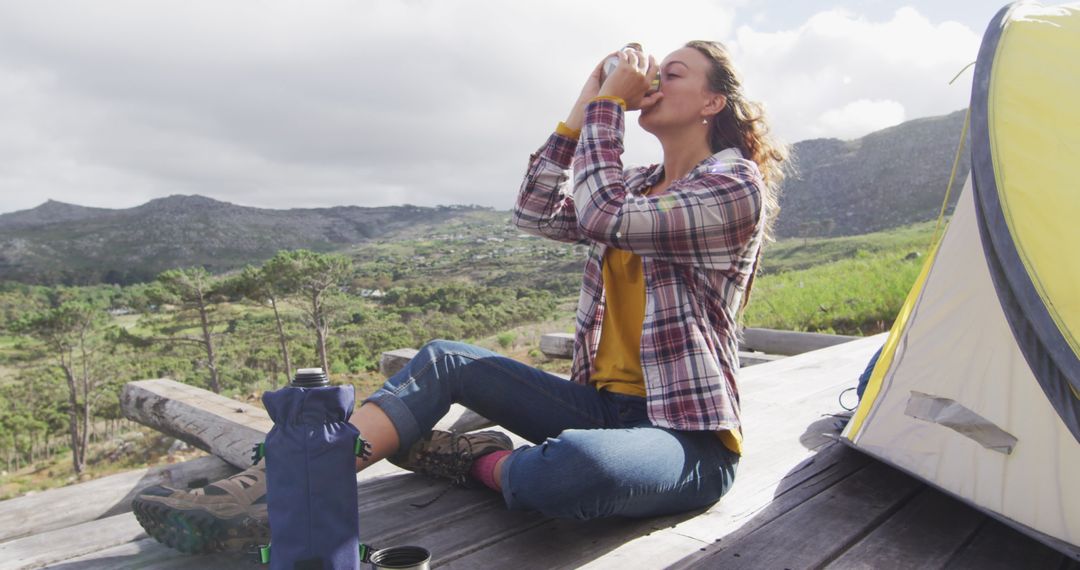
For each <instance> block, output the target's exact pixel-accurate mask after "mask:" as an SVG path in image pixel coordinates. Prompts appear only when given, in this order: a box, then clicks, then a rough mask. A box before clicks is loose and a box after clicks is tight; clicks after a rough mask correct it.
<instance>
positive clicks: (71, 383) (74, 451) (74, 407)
mask: <svg viewBox="0 0 1080 570" xmlns="http://www.w3.org/2000/svg"><path fill="white" fill-rule="evenodd" d="M60 367H61V368H63V370H64V377H65V378H66V379H67V385H68V406H69V409H68V435H70V436H71V463H72V467H73V468H74V469H75V474H76V475H79V474H82V470H83V465H82V463H81V462H80V461H79V443H80V438H79V402H78V394H77V388H76V387H75V374H74V373H73V371H72V370H71V367H70V366H69V365H68V364H67V363H65V362H63V361H61V363H60Z"/></svg>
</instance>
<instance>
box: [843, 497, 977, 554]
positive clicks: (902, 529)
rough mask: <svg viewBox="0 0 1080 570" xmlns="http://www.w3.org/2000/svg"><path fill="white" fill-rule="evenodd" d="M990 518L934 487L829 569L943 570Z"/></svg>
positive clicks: (860, 542)
mask: <svg viewBox="0 0 1080 570" xmlns="http://www.w3.org/2000/svg"><path fill="white" fill-rule="evenodd" d="M985 521H986V515H984V514H982V513H980V512H979V511H977V510H975V509H973V508H971V507H969V506H967V505H965V504H963V503H961V502H959V501H957V500H956V499H953V498H952V497H949V496H948V495H945V494H944V493H942V492H940V491H938V490H936V489H933V488H931V487H926V488H924V489H923V490H922V491H921V492H920V493H919V495H918V496H916V497H915V498H914V499H913V500H912V501H911V503H909V504H908V505H906V506H905V507H904V508H903V509H901V510H900V511H899V512H897V513H896V514H895V515H893V516H892V517H890V518H889V520H887V521H885V523H884V524H882V525H881V526H879V527H878V528H876V529H874V531H873V532H871V533H870V534H869V535H867V536H866V537H865V538H863V539H862V540H860V541H859V542H858V543H856V544H855V545H854V546H852V547H851V548H850V549H849V550H848V551H847V552H844V553H843V554H842V555H841V556H840V557H839V558H837V559H836V560H834V561H833V562H832V563H831V564H829V565H828V566H827V568H835V569H841V568H843V569H849V568H866V569H872V568H944V567H945V564H946V563H947V562H948V561H949V560H950V559H951V558H952V557H953V556H954V555H956V553H957V552H958V551H959V550H961V549H962V548H963V547H965V546H966V545H967V541H968V540H969V539H970V538H971V537H972V536H974V534H975V532H976V531H977V530H978V529H979V527H980V526H981V525H982V524H983V523H984V522H985Z"/></svg>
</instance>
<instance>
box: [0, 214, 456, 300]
mask: <svg viewBox="0 0 1080 570" xmlns="http://www.w3.org/2000/svg"><path fill="white" fill-rule="evenodd" d="M473 209H474V208H472V207H457V206H454V207H438V208H420V207H415V206H394V207H385V208H361V207H356V206H339V207H334V208H311V209H291V210H270V209H262V208H250V207H246V206H237V205H235V204H230V203H227V202H220V201H217V200H213V199H210V198H206V197H203V196H169V197H168V198H160V199H157V200H152V201H150V202H147V203H146V204H143V205H141V206H137V207H135V208H128V209H122V210H111V209H105V208H84V207H82V206H76V205H74V204H65V203H61V202H55V201H49V202H46V203H44V204H42V205H41V206H38V207H37V208H34V209H31V210H24V211H20V212H12V213H8V214H3V215H0V280H4V279H15V280H20V281H28V282H36V283H65V284H84V283H96V282H109V283H132V282H136V281H144V280H148V279H152V278H153V277H154V276H155V275H156V274H157V273H159V272H161V271H163V270H166V269H171V268H174V267H180V266H190V265H202V266H205V267H206V268H208V269H210V270H211V271H224V270H227V269H232V268H235V267H239V266H241V265H243V264H245V263H255V262H258V261H261V260H263V259H266V258H269V257H271V256H272V255H273V254H274V253H275V252H277V251H278V250H280V249H296V248H307V249H313V250H317V251H330V250H336V249H341V248H344V247H347V246H349V245H352V244H357V243H363V242H366V241H368V240H371V239H374V238H393V237H395V236H397V235H400V234H401V233H402V232H407V231H409V230H411V229H414V228H416V227H430V226H433V225H438V224H440V223H442V222H445V221H447V220H450V219H453V218H456V217H459V216H460V215H462V213H465V212H469V211H472V210H473Z"/></svg>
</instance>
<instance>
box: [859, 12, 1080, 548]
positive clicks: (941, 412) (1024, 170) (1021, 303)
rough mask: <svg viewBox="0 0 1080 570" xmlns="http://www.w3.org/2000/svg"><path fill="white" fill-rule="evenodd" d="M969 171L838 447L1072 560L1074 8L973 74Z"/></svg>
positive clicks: (1077, 536) (1078, 209)
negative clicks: (883, 465)
mask: <svg viewBox="0 0 1080 570" xmlns="http://www.w3.org/2000/svg"><path fill="white" fill-rule="evenodd" d="M969 111H970V120H971V155H972V161H971V164H972V166H971V173H970V176H969V177H968V180H967V182H966V184H965V185H964V188H963V191H962V193H961V195H960V197H959V201H958V203H957V205H956V209H955V211H954V213H953V216H952V219H951V220H950V222H949V225H948V227H947V229H946V230H945V232H944V234H943V235H942V237H941V239H940V240H939V241H938V242H937V243H936V244H935V246H934V248H933V249H932V251H931V254H930V255H928V256H927V260H926V263H925V265H924V267H923V269H922V272H921V274H920V275H919V277H918V279H917V281H916V283H915V285H914V287H913V288H912V290H911V292H910V294H909V295H908V298H907V300H906V301H905V303H904V305H903V308H902V309H901V311H900V314H899V315H898V317H897V319H896V322H895V324H894V325H893V328H892V331H891V333H890V335H889V338H888V341H887V342H886V344H885V347H884V349H883V351H882V353H881V357H880V359H879V360H878V363H877V365H876V366H875V367H874V370H873V373H872V375H871V377H870V380H869V383H868V385H867V389H866V393H865V394H864V396H863V398H862V401H861V402H860V404H859V407H858V408H857V410H856V411H855V414H854V416H853V417H852V419H851V421H850V422H849V423H848V425H847V427H846V428H845V430H844V433H843V438H842V440H843V441H844V442H845V443H848V444H850V445H852V446H854V447H855V448H857V449H859V450H861V451H863V452H865V453H867V454H869V455H871V456H873V457H876V458H878V459H880V460H882V461H885V462H887V463H889V464H891V465H893V466H895V467H898V468H899V469H902V470H904V471H907V472H909V473H911V474H913V475H914V476H916V477H918V478H921V479H923V480H925V481H926V482H928V483H930V484H931V485H933V486H936V487H938V488H940V489H942V490H944V491H946V492H947V493H950V494H952V495H954V496H955V497H958V498H959V499H961V500H963V501H965V502H967V503H969V504H971V505H973V506H975V507H977V508H979V509H981V510H983V511H985V512H987V513H988V514H990V515H993V516H995V517H996V518H998V519H1000V520H1002V521H1004V522H1006V523H1008V524H1010V525H1012V526H1014V527H1016V528H1018V529H1020V530H1021V531H1023V532H1025V533H1027V534H1030V535H1031V536H1033V537H1035V538H1036V539H1039V540H1041V541H1043V542H1045V543H1047V544H1049V545H1050V546H1053V547H1055V548H1057V549H1059V550H1061V551H1063V552H1065V553H1066V554H1069V555H1071V556H1073V557H1076V558H1078V559H1080V358H1078V357H1077V355H1078V354H1080V252H1078V251H1077V249H1074V248H1076V247H1077V246H1080V4H1070V5H1065V6H1056V7H1044V6H1040V5H1037V4H1028V3H1017V4H1012V5H1009V6H1006V7H1005V8H1003V9H1002V10H1001V11H1000V12H998V14H997V15H996V16H995V17H994V19H993V20H992V21H991V23H990V26H989V27H988V29H987V31H986V33H985V35H984V37H983V41H982V46H981V48H980V50H979V55H978V60H977V62H976V64H975V77H974V81H973V85H972V93H971V105H970V108H969Z"/></svg>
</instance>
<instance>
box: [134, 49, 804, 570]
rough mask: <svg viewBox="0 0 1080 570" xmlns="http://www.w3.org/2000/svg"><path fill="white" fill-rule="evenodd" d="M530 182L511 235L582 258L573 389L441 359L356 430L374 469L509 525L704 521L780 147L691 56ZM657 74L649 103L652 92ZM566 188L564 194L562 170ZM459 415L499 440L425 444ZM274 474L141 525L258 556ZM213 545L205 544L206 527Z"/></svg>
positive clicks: (667, 66)
mask: <svg viewBox="0 0 1080 570" xmlns="http://www.w3.org/2000/svg"><path fill="white" fill-rule="evenodd" d="M618 57H619V60H620V61H619V64H618V66H617V68H616V69H615V70H614V71H613V72H612V73H611V75H610V77H607V78H606V79H605V80H604V81H603V82H601V77H602V69H603V64H602V63H601V65H598V66H597V67H596V69H594V70H593V72H592V74H591V75H590V76H589V78H588V80H587V81H586V83H585V86H584V88H583V89H582V91H581V95H580V97H579V98H578V100H577V102H576V104H575V105H574V107H573V110H572V111H571V112H570V115H569V117H568V118H567V119H566V121H565V122H563V123H560V124H559V126H558V128H557V129H556V131H555V133H553V134H552V135H551V136H550V137H549V138H548V140H547V142H546V143H545V144H544V146H543V147H542V148H541V149H540V150H539V151H538V152H537V153H535V154H534V155H532V157H531V160H530V162H529V167H528V170H527V172H526V174H525V180H524V182H523V184H522V186H521V190H520V193H519V195H518V199H517V205H516V207H515V210H514V223H515V224H516V225H517V227H518V228H520V229H521V230H522V231H525V232H528V233H531V234H536V235H541V236H544V237H548V238H551V239H555V240H559V241H565V242H574V243H579V242H586V243H590V244H591V249H590V254H589V257H588V261H587V262H586V265H585V273H584V278H583V282H582V287H581V297H580V302H579V305H578V310H577V327H576V330H577V334H576V339H575V347H574V362H573V374H572V379H573V381H572V382H568V381H566V380H564V379H562V378H560V377H558V376H554V375H552V374H549V373H546V372H543V371H541V370H537V369H534V368H531V367H529V366H526V365H524V364H521V363H519V362H516V361H513V360H511V359H509V358H505V357H502V356H499V355H497V354H495V353H492V352H489V351H487V350H484V349H481V348H478V347H475V346H469V345H466V344H461V343H456V342H448V341H441V340H439V341H433V342H431V343H429V344H427V345H426V346H424V347H423V348H422V349H421V350H420V352H419V354H418V355H417V356H416V357H415V358H413V359H412V361H411V362H410V363H409V364H408V365H407V366H406V367H405V368H404V369H403V370H401V371H400V372H399V373H397V374H395V375H394V376H393V377H391V378H390V379H389V380H387V381H386V383H385V384H384V385H383V387H382V388H381V389H380V390H378V391H377V392H375V393H374V394H373V395H372V396H370V397H369V398H367V399H366V400H365V401H364V402H363V404H362V405H361V406H360V408H359V410H357V412H356V413H355V414H353V416H352V419H351V421H352V423H353V424H355V425H356V426H357V427H358V428H359V430H360V433H361V434H362V436H363V437H364V439H365V440H367V441H368V442H369V443H370V444H371V445H372V454H371V456H370V457H368V458H366V459H364V460H358V461H357V469H358V470H359V469H364V468H365V467H367V466H369V465H371V464H372V463H374V462H376V461H378V460H380V459H383V458H390V460H391V461H392V462H394V463H395V464H397V465H400V466H401V467H404V468H406V469H410V470H414V471H417V472H421V473H427V474H433V475H438V476H443V477H447V478H450V479H452V480H455V481H458V482H467V481H474V482H479V483H482V484H484V485H486V486H488V487H490V488H492V489H494V490H495V491H498V492H501V493H502V496H503V498H504V499H505V501H506V505H507V507H508V508H511V509H529V510H536V511H540V512H541V513H543V514H545V515H548V516H552V517H574V518H579V519H590V518H595V517H608V516H631V517H647V516H655V515H663V514H669V513H675V512H682V511H688V510H693V509H700V508H704V507H707V506H709V505H711V504H713V503H715V502H716V501H718V500H719V499H720V497H721V496H723V495H724V493H726V492H727V491H728V489H729V488H730V487H731V484H732V482H733V481H734V478H735V469H736V466H737V465H738V461H739V456H740V453H741V442H742V436H741V431H740V430H741V425H740V420H739V395H738V389H737V386H736V374H737V371H738V360H737V341H736V331H737V320H738V316H739V313H740V312H741V310H742V308H743V306H744V305H745V301H746V299H748V297H749V291H750V287H751V284H752V282H753V276H754V273H755V271H756V268H757V263H758V260H759V255H760V250H761V246H762V242H763V241H764V240H765V238H766V234H767V227H768V225H769V222H770V221H771V220H772V219H774V218H775V215H776V212H777V204H776V195H775V189H776V186H777V184H778V183H779V181H780V179H781V176H782V174H781V169H780V167H781V163H782V161H783V160H785V158H786V150H785V149H784V147H782V146H780V145H777V144H775V143H773V142H772V141H771V140H770V138H769V137H768V135H767V132H768V129H767V126H766V123H765V120H764V117H763V115H762V112H761V108H760V106H758V105H757V104H755V103H753V102H750V101H748V100H746V99H745V98H744V96H743V93H742V89H741V86H740V81H739V78H738V76H737V74H736V73H735V71H734V69H733V67H732V65H731V62H730V60H729V57H728V54H727V52H726V51H725V50H724V48H723V47H722V46H721V45H720V44H718V43H715V42H690V43H688V44H686V46H685V47H683V48H681V49H679V50H676V51H675V52H673V53H671V54H670V55H668V56H667V58H665V60H664V61H663V62H662V64H661V65H659V66H658V65H657V63H656V61H655V59H653V58H651V57H649V58H646V57H645V56H644V55H643V54H642V53H640V52H637V51H633V50H624V51H622V52H619V54H618ZM658 72H659V73H660V74H661V84H660V85H661V86H660V88H659V90H658V91H655V92H650V87H651V78H653V77H655V76H656V74H657V73H658ZM634 110H640V111H641V114H640V117H639V119H638V123H639V124H640V125H641V127H642V128H644V129H645V130H646V131H648V132H649V133H652V134H653V135H655V136H656V137H657V139H659V141H660V143H661V145H662V147H663V155H664V156H663V163H662V164H658V165H653V166H650V167H639V168H629V169H624V167H623V164H622V161H621V154H622V151H623V133H624V118H625V113H626V112H627V111H634ZM572 163H573V167H574V168H573V171H574V172H573V181H572V183H571V180H570V177H571V164H572ZM454 402H457V403H460V404H463V405H464V406H466V407H468V408H470V409H472V410H474V411H476V412H477V413H479V414H481V415H483V416H485V417H487V418H489V419H491V420H492V421H494V422H495V423H497V424H498V425H500V426H502V427H504V428H505V429H507V430H509V431H511V432H513V433H515V434H518V435H519V436H521V437H523V438H525V439H527V440H529V441H530V442H532V443H533V444H535V445H532V446H523V447H520V448H518V449H516V450H513V449H512V445H511V442H510V439H509V438H508V437H506V436H505V435H504V434H501V433H499V432H496V431H488V432H479V433H468V434H462V435H455V434H451V433H447V432H441V431H432V427H433V426H434V425H435V423H436V422H437V421H438V420H439V419H440V418H442V416H443V415H445V414H446V413H447V411H448V409H449V407H450V405H451V404H452V403H454ZM265 488H266V485H265V473H264V471H263V470H262V468H261V467H257V468H252V469H249V470H247V471H244V472H242V473H240V474H238V475H235V476H233V477H231V478H229V479H226V480H224V481H220V482H217V483H214V484H211V485H209V486H208V487H207V488H206V489H205V490H198V491H194V492H186V491H176V490H172V489H168V488H165V487H155V488H151V489H149V490H148V491H147V492H145V493H144V494H143V495H141V496H140V497H139V498H137V499H136V504H135V510H136V513H137V514H139V513H141V514H140V517H139V519H140V522H142V524H143V525H144V527H146V530H147V532H148V533H149V534H150V535H152V536H154V537H155V538H157V539H158V540H161V541H163V542H165V543H167V544H169V545H170V546H174V547H177V548H180V549H182V550H186V551H194V552H205V551H212V550H223V549H235V548H239V547H240V546H242V545H243V544H245V543H251V542H260V541H265V539H266V538H265V536H264V535H260V534H259V533H265V532H266V528H265V526H266V510H265V500H264V496H265ZM206 516H209V517H211V518H212V519H214V520H218V521H224V522H225V524H215V525H213V528H215V529H219V530H217V531H215V532H211V533H208V534H198V535H196V534H195V533H193V532H192V531H191V530H185V528H188V529H190V528H194V527H195V526H199V527H200V528H204V527H205V525H201V524H199V523H198V521H199V520H204V521H205V519H206Z"/></svg>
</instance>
